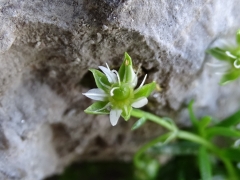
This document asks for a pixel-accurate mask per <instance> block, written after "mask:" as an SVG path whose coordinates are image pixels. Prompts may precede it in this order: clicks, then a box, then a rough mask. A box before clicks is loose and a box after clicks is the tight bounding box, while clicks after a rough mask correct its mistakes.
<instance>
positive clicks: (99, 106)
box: [84, 102, 109, 114]
mask: <svg viewBox="0 0 240 180" xmlns="http://www.w3.org/2000/svg"><path fill="white" fill-rule="evenodd" d="M107 104H108V102H95V103H93V104H92V105H91V106H89V107H88V108H87V109H85V110H84V112H85V113H88V114H109V110H107Z"/></svg>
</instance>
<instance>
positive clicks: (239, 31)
mask: <svg viewBox="0 0 240 180" xmlns="http://www.w3.org/2000/svg"><path fill="white" fill-rule="evenodd" d="M236 41H237V44H238V45H239V46H240V29H239V30H238V31H237V34H236Z"/></svg>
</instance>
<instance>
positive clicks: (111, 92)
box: [110, 87, 120, 96]
mask: <svg viewBox="0 0 240 180" xmlns="http://www.w3.org/2000/svg"><path fill="white" fill-rule="evenodd" d="M119 88H120V87H114V88H112V89H111V91H110V95H111V96H114V94H113V91H114V90H115V89H119Z"/></svg>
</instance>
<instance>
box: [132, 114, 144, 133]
mask: <svg viewBox="0 0 240 180" xmlns="http://www.w3.org/2000/svg"><path fill="white" fill-rule="evenodd" d="M146 121H147V119H146V118H145V117H142V118H140V119H139V120H137V122H135V123H134V124H133V126H132V129H131V130H136V129H138V128H140V127H141V126H142V125H143V124H145V122H146Z"/></svg>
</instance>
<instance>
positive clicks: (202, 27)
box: [0, 0, 240, 180]
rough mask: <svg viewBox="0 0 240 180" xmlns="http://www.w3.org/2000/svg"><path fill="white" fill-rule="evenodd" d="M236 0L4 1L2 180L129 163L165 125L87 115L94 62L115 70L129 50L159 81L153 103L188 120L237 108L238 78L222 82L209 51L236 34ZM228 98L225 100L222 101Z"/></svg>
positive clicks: (0, 17)
mask: <svg viewBox="0 0 240 180" xmlns="http://www.w3.org/2000/svg"><path fill="white" fill-rule="evenodd" d="M238 7H239V1H238V0H230V1H226V2H225V3H222V1H221V0H214V1H204V0H198V1H194V2H190V1H184V0H178V1H174V0H171V1H159V0H151V1H149V0H111V1H110V0H98V1H96V0H56V1H52V0H44V1H42V0H35V1H30V0H24V1H19V0H1V2H0V23H1V27H0V61H1V63H0V74H1V75H0V103H1V104H0V105H1V106H0V122H1V124H0V179H9V180H14V179H17V180H32V179H36V180H40V179H44V178H45V177H47V176H49V175H51V174H54V173H60V172H61V171H62V170H63V169H64V167H66V165H68V164H70V163H72V162H73V161H78V160H84V159H120V160H130V159H131V157H132V154H133V153H134V152H135V151H136V149H137V148H138V147H139V146H140V145H141V144H143V143H144V142H145V141H147V140H148V139H150V138H153V137H156V136H157V135H159V134H161V133H162V132H163V130H162V129H161V128H160V127H155V126H154V125H153V124H151V123H147V124H146V126H145V127H143V128H141V129H139V130H137V131H135V132H131V131H130V129H131V125H132V124H133V123H134V120H131V121H129V122H127V123H126V122H124V121H123V120H120V122H119V124H118V126H116V127H111V125H110V123H109V119H108V117H107V116H94V115H87V114H84V113H83V110H84V109H85V108H86V107H87V106H89V105H90V104H91V101H90V100H89V99H86V98H85V97H83V96H82V95H81V93H82V92H86V91H87V90H88V89H90V88H93V87H94V86H95V85H94V81H93V79H92V75H91V74H90V73H89V72H88V70H87V69H88V68H97V67H98V66H99V65H103V64H105V62H108V64H109V65H110V66H111V67H112V68H116V69H117V68H118V67H119V66H120V63H121V61H122V57H123V53H124V52H125V51H126V52H128V53H129V54H130V55H131V57H132V58H133V60H134V63H135V65H136V66H138V64H141V70H142V75H144V74H145V73H147V74H148V79H147V81H148V82H150V81H152V80H153V79H154V80H156V82H157V83H158V84H159V85H160V86H161V87H162V92H155V93H154V94H153V95H152V96H151V98H150V103H149V105H148V106H147V107H146V109H147V110H150V111H152V112H155V113H157V114H158V115H165V116H166V115H167V116H170V117H173V118H174V119H175V120H176V122H178V123H182V124H183V125H188V123H189V121H188V119H187V114H186V108H185V107H186V104H187V103H188V102H189V101H190V100H191V99H195V101H196V103H195V107H196V109H197V114H198V116H202V115H206V114H209V115H212V116H215V117H217V118H222V117H225V116H227V115H229V114H231V113H232V112H234V111H235V110H236V109H238V108H239V103H238V102H239V99H240V94H239V93H238V92H237V91H236V90H235V89H237V87H239V83H240V82H239V81H237V82H234V83H232V84H230V85H229V86H228V87H219V86H218V84H217V82H218V80H219V77H217V76H215V75H214V74H213V73H212V69H210V68H209V67H206V66H205V64H204V62H205V61H207V59H208V58H209V57H208V56H207V58H206V54H205V50H206V48H208V47H209V45H210V44H211V43H212V42H213V41H214V40H215V39H216V38H219V37H221V36H222V35H224V34H231V33H234V32H235V31H236V29H237V28H238V26H237V25H238V24H237V23H236V22H239V21H240V11H239V10H238ZM226 105H227V106H226Z"/></svg>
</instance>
